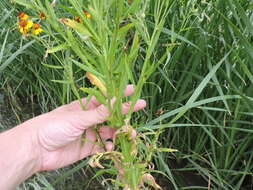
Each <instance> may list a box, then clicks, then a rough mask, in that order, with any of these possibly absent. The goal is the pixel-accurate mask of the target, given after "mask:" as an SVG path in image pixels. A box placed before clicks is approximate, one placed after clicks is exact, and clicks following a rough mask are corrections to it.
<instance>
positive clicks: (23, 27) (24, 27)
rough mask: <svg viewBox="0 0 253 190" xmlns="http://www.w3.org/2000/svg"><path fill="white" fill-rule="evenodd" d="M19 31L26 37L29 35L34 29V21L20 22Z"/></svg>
mask: <svg viewBox="0 0 253 190" xmlns="http://www.w3.org/2000/svg"><path fill="white" fill-rule="evenodd" d="M18 24H19V31H20V32H21V33H22V34H24V35H26V34H28V32H29V30H30V29H31V28H32V27H33V21H32V20H19V23H18Z"/></svg>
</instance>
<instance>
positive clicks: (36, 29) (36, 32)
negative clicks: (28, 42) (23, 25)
mask: <svg viewBox="0 0 253 190" xmlns="http://www.w3.org/2000/svg"><path fill="white" fill-rule="evenodd" d="M41 32H43V29H42V28H41V25H40V24H37V23H36V24H34V25H33V31H32V33H33V34H34V35H39V34H40V33H41Z"/></svg>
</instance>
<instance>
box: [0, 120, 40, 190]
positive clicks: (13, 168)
mask: <svg viewBox="0 0 253 190" xmlns="http://www.w3.org/2000/svg"><path fill="white" fill-rule="evenodd" d="M35 142H36V130H35V129H34V127H33V126H30V125H28V124H27V123H24V124H21V125H19V126H17V127H14V128H12V129H10V130H8V131H6V132H4V133H1V134H0V152H1V158H0V161H1V165H0V172H1V173H4V174H5V175H4V177H0V189H14V188H16V186H18V185H19V184H20V183H21V182H22V181H24V180H25V179H27V178H28V177H30V176H31V175H33V174H34V173H36V172H37V171H39V166H40V163H39V152H38V150H39V149H38V148H37V147H36V143H35Z"/></svg>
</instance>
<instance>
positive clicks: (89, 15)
mask: <svg viewBox="0 0 253 190" xmlns="http://www.w3.org/2000/svg"><path fill="white" fill-rule="evenodd" d="M83 13H84V14H85V15H86V17H87V18H91V14H90V13H89V12H88V11H86V10H83Z"/></svg>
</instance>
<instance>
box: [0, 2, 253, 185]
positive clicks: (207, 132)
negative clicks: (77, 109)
mask: <svg viewBox="0 0 253 190" xmlns="http://www.w3.org/2000/svg"><path fill="white" fill-rule="evenodd" d="M101 1H102V0H101ZM22 2H23V4H24V3H30V1H24V0H22ZM34 2H35V3H38V2H39V1H34ZM62 2H63V3H64V2H65V3H66V2H67V1H62ZM78 2H81V1H77V0H72V1H71V5H68V4H67V3H66V4H64V6H62V7H60V8H59V9H62V10H65V11H67V12H69V13H70V14H71V15H75V16H80V17H81V18H82V20H83V21H84V23H85V25H86V29H87V30H88V33H87V31H84V32H82V31H81V32H80V31H77V32H75V33H72V32H71V31H72V29H67V30H66V27H65V26H64V25H62V24H61V23H59V22H58V23H54V22H53V21H51V20H49V22H50V25H45V26H44V27H46V28H47V31H48V32H47V33H44V35H43V36H42V37H41V38H42V39H43V40H41V42H42V43H44V45H46V47H47V52H48V57H47V58H46V59H44V58H43V57H44V56H45V54H46V50H45V49H44V48H43V47H42V46H41V45H39V44H38V43H36V44H35V43H33V44H30V46H29V47H26V46H25V45H26V44H28V43H30V42H31V41H30V40H29V39H23V38H22V37H21V36H20V35H19V34H18V31H17V32H5V31H9V30H13V29H14V27H13V25H15V22H16V18H15V16H16V15H17V12H16V11H14V9H13V8H12V7H11V6H10V4H9V3H6V2H4V1H3V2H0V7H1V10H3V11H2V12H3V14H2V17H1V19H0V24H1V30H2V31H1V35H0V38H1V48H0V49H1V53H0V62H1V65H0V68H2V72H1V73H2V74H1V78H2V80H1V84H2V87H3V88H7V84H10V85H11V87H12V91H13V92H14V94H17V95H19V96H20V95H23V96H25V97H33V98H31V99H32V100H36V101H38V103H39V104H40V106H41V109H42V111H48V109H49V107H56V106H57V105H59V104H63V103H67V102H69V101H71V100H73V99H75V96H76V95H75V94H74V93H73V91H72V90H73V89H74V90H75V86H73V82H74V83H75V84H78V86H82V87H84V86H87V84H86V83H85V80H84V78H85V76H84V72H85V71H89V72H91V73H93V74H95V75H96V76H100V77H102V76H104V75H105V74H109V73H104V72H103V71H102V70H99V71H97V69H96V64H99V68H100V67H101V68H103V66H104V64H103V63H105V62H106V63H108V65H110V63H114V62H117V63H122V65H124V67H119V68H117V67H116V68H115V67H114V69H115V70H116V71H117V70H118V71H119V70H124V71H126V72H125V76H119V78H122V77H125V78H126V79H127V80H129V81H131V83H134V84H136V85H137V91H138V90H139V93H140V92H141V90H140V89H141V88H142V87H144V90H143V92H142V96H143V97H144V98H145V99H146V100H148V108H147V109H146V112H145V114H143V113H142V114H138V115H134V118H136V123H142V125H139V127H138V130H139V131H141V132H143V133H144V134H145V135H146V138H147V140H146V141H147V142H146V143H148V144H150V145H152V144H154V142H155V140H156V139H155V138H157V137H156V135H154V134H156V133H158V132H160V131H161V130H162V131H163V133H161V134H160V135H159V143H160V144H161V145H159V147H166V148H175V149H177V150H178V152H175V153H173V154H171V153H163V152H159V153H154V154H155V159H154V161H155V165H156V169H158V170H159V171H160V172H161V174H159V178H161V175H162V176H165V177H164V178H165V179H168V181H166V185H171V189H208V184H210V188H211V189H224V190H244V189H245V190H246V189H250V188H251V186H252V183H253V182H252V180H253V179H252V175H253V173H252V171H253V160H252V157H253V154H252V148H251V147H252V143H253V136H252V133H253V130H252V115H253V114H252V113H253V104H252V100H253V99H252V88H253V73H252V71H253V66H252V64H251V63H252V59H253V53H252V44H251V41H252V34H253V33H252V3H251V2H250V1H243V0H226V1H224V0H210V1H199V0H188V1H185V0H180V1H169V0H168V1H161V2H163V3H168V7H169V8H168V13H166V14H165V12H166V11H159V10H161V9H160V8H159V7H157V4H156V2H157V1H156V0H150V1H148V0H147V1H140V0H136V1H135V0H134V1H133V3H132V5H131V7H130V8H129V9H128V10H127V11H126V10H124V8H123V7H124V6H122V4H118V5H117V6H116V5H114V7H113V5H111V4H107V3H106V1H102V2H104V3H105V4H106V6H101V7H98V4H97V3H96V2H98V1H93V4H92V6H94V7H97V9H94V10H93V9H91V10H90V11H91V14H92V15H93V16H94V19H95V20H96V21H97V26H96V27H97V30H96V31H94V29H93V27H94V26H93V24H94V23H92V22H90V21H87V19H86V18H85V17H84V16H83V14H82V12H80V11H78V10H79V7H80V6H79V4H78ZM139 4H141V6H140V5H139ZM15 6H16V8H18V9H19V10H23V7H19V6H18V5H15ZM29 6H30V7H31V8H33V7H34V6H32V4H31V5H30V4H29ZM110 6H112V9H111V10H112V11H111V12H110V14H109V13H108V12H107V11H106V10H105V9H104V7H110ZM36 7H39V8H40V9H41V10H40V11H43V12H45V13H47V12H48V14H49V13H50V14H52V13H53V10H52V9H51V8H50V6H49V4H46V5H45V6H44V4H43V5H41V4H38V6H36ZM82 8H89V7H86V4H85V5H84V7H82ZM96 10H99V11H96ZM116 10H117V11H116ZM120 10H121V11H120ZM29 11H31V10H29ZM136 11H138V12H139V14H138V15H134V16H133V17H131V18H129V19H130V20H131V22H130V23H126V24H125V25H124V26H123V27H121V28H120V30H119V33H118V34H116V33H115V34H114V35H118V38H114V39H118V40H114V41H113V39H108V38H106V37H101V36H104V34H107V36H108V35H110V34H111V33H114V32H115V31H114V30H112V29H113V26H115V25H116V26H118V27H120V26H121V25H120V23H119V22H118V21H119V20H120V17H124V16H125V15H127V14H133V13H135V12H136ZM63 12H64V11H60V13H58V14H59V15H55V17H52V18H50V19H52V20H53V19H57V18H58V17H59V16H61V17H67V16H70V15H64V14H63ZM31 14H34V15H36V14H37V13H36V12H32V11H31ZM143 14H145V19H144V18H143V17H142V16H143ZM102 15H107V19H106V20H103V19H101V16H102ZM112 16H116V18H118V19H116V20H115V22H111V20H110V18H111V17H112ZM163 17H164V18H166V20H165V21H164V23H161V22H159V20H160V18H163ZM8 18H10V19H8ZM105 22H110V24H105ZM2 23H3V24H2ZM163 25H164V26H163ZM2 26H3V27H2ZM134 28H135V29H136V32H135V33H134V32H133V29H134ZM62 30H64V31H65V32H66V33H67V34H68V36H67V38H65V37H64V35H61V31H62ZM3 31H4V32H3ZM152 31H154V32H153V33H152ZM87 34H89V35H88V36H91V37H89V40H92V41H93V42H95V43H94V44H95V45H92V44H91V43H89V42H88V41H87V43H86V44H85V47H83V46H82V47H81V48H75V49H73V50H72V51H73V52H74V54H75V56H73V55H72V52H68V51H67V52H64V51H65V50H66V48H67V47H70V46H71V47H75V46H77V47H80V42H79V41H78V40H76V39H75V38H76V37H79V38H80V39H86V38H87ZM48 35H50V36H52V39H49V38H48ZM158 36H160V37H158ZM16 39H18V40H16ZM122 39H123V40H122ZM66 41H67V43H65V42H66ZM122 41H124V43H122ZM156 42H157V45H154V44H156ZM99 44H102V48H101V47H99V46H98V45H99ZM109 44H111V45H109ZM129 45H130V46H129ZM122 46H125V47H126V48H127V50H126V51H127V53H128V54H127V56H125V55H124V53H123V52H124V51H123V50H122V51H120V50H119V49H120V48H119V47H122ZM24 47H25V48H24ZM87 47H88V48H87ZM15 52H17V53H15ZM105 52H106V54H105ZM113 52H117V53H116V55H117V56H116V55H114V54H113ZM21 53H22V54H21ZM30 55H33V56H35V58H32V56H30ZM104 55H108V56H107V57H105V56H104ZM77 56H78V57H79V58H80V59H79V60H76V59H75V58H76V57H77ZM118 56H119V57H120V59H117V58H116V57H118ZM11 57H12V58H11ZM66 57H67V58H68V60H69V62H68V63H66V62H65V61H64V60H66ZM96 57H99V58H96ZM9 58H10V61H7V60H8V59H9ZM6 61H7V62H6ZM84 62H85V63H87V65H88V66H89V67H86V65H83V64H82V63H84ZM4 63H5V64H4ZM6 63H7V64H6ZM125 63H131V64H129V65H127V64H125ZM153 63H156V64H153ZM66 64H71V68H70V67H67V66H66ZM81 65H82V66H81ZM142 67H144V70H145V71H146V72H141V68H142ZM52 68H54V69H52ZM133 69H134V71H135V72H134V73H132V72H131V71H132V70H133ZM153 70H156V72H155V73H153V74H152V75H151V77H150V78H149V79H148V80H147V78H148V77H149V75H150V74H151V71H153ZM71 72H72V74H73V75H74V78H70V75H69V74H70V73H71ZM138 78H141V79H145V80H143V81H141V82H140V83H136V81H137V79H138ZM35 79H36V80H35ZM70 79H71V81H72V83H68V82H66V81H69V80H70ZM103 79H104V78H103ZM52 80H53V81H58V82H59V81H61V82H60V83H55V82H52ZM127 80H126V81H127ZM126 81H125V82H124V84H120V85H118V86H117V87H119V88H120V89H123V88H124V86H125V85H126V83H127V82H126ZM107 83H108V84H110V83H112V82H111V81H107ZM71 89H72V90H71ZM111 89H114V91H115V92H116V91H117V90H116V89H117V88H116V87H115V86H113V85H112V86H111ZM86 92H87V89H86ZM140 95H141V94H136V96H135V97H134V98H132V101H136V99H137V98H138V97H139V96H140ZM118 96H119V97H120V96H121V97H122V96H123V95H118ZM29 99H30V98H29ZM119 105H120V104H119ZM131 115H132V113H129V115H128V117H130V116H131ZM136 126H137V125H136ZM122 143H124V144H125V142H122ZM125 145H126V146H127V144H125ZM145 146H146V144H141V145H140V148H139V149H140V150H139V151H140V152H143V155H145V154H146V152H145V151H146V149H145V148H146V147H145ZM161 150H162V149H161ZM125 154H128V153H127V152H125ZM84 163H85V162H83V163H81V164H80V166H79V165H74V166H73V168H72V169H71V170H68V171H66V170H64V171H62V172H61V174H59V178H58V179H55V177H52V175H50V174H47V175H46V174H45V176H47V177H44V176H43V175H38V176H37V178H34V179H31V180H30V184H33V186H34V187H36V188H35V189H42V187H47V188H49V187H50V188H55V189H57V187H60V189H61V188H62V189H63V188H64V184H67V183H71V184H73V187H74V186H75V185H76V189H80V187H82V186H80V185H81V184H84V183H85V182H84V179H83V178H82V177H80V176H81V175H80V176H79V173H81V171H82V168H83V166H84V165H85V164H84ZM86 164H87V163H86ZM140 167H141V166H140ZM109 172H111V173H113V171H112V170H110V171H109ZM74 175H78V176H79V178H78V179H80V180H76V178H74V177H73V176H74ZM97 176H99V177H98V179H100V180H101V181H102V180H103V178H102V177H101V176H100V175H97ZM49 179H51V180H49ZM48 180H49V181H53V182H52V184H50V183H49V182H46V181H48ZM201 181H203V183H201ZM54 182H55V183H54ZM133 183H134V182H133ZM107 185H108V184H107ZM250 185H251V186H250ZM28 186H29V185H28V184H26V185H24V188H23V189H25V188H27V187H28ZM31 186H32V185H31ZM51 186H54V187H51ZM50 188H49V189H50ZM58 189H59V188H58Z"/></svg>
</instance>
